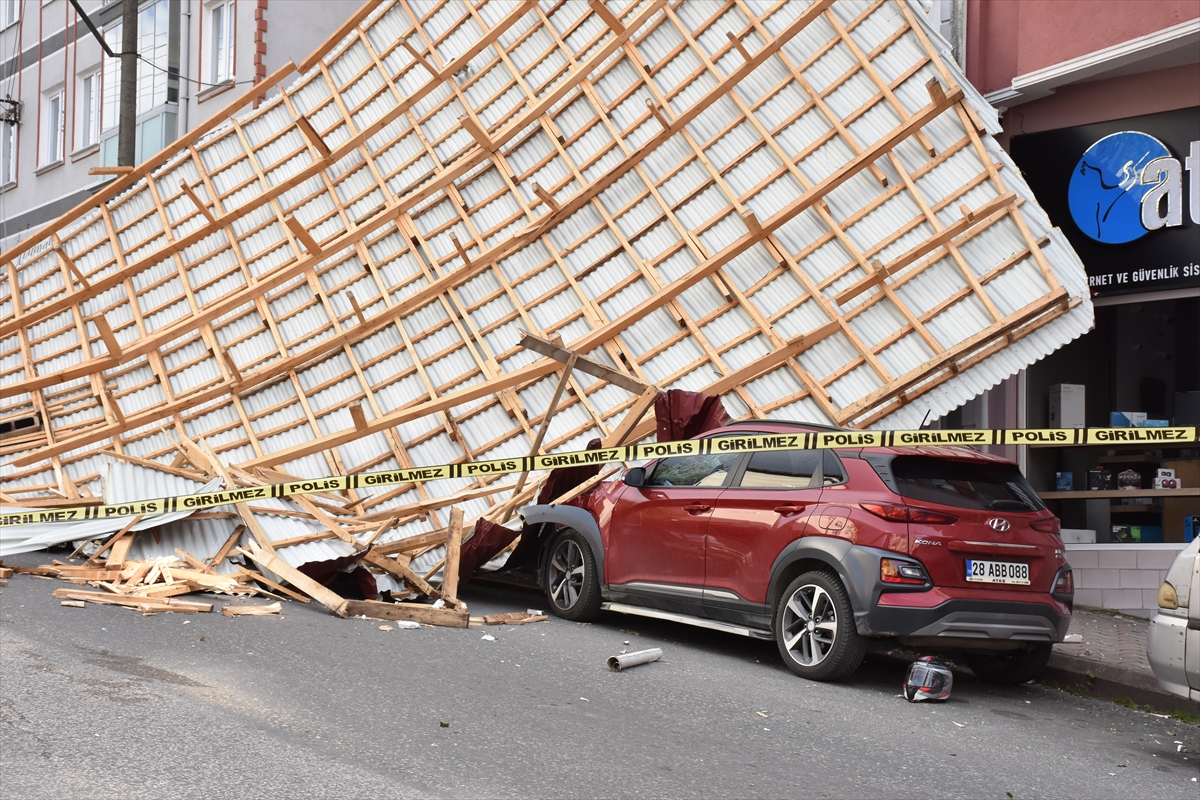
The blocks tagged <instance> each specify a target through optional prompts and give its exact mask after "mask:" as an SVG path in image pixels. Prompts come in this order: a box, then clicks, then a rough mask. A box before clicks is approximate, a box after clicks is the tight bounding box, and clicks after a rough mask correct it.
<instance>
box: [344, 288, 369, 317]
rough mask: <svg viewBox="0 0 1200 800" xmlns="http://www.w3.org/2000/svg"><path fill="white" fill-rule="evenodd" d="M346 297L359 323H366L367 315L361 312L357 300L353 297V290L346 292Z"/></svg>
mask: <svg viewBox="0 0 1200 800" xmlns="http://www.w3.org/2000/svg"><path fill="white" fill-rule="evenodd" d="M346 299H347V300H349V301H350V307H351V308H352V309H354V315H355V316H356V317H358V324H359V325H366V324H367V316H366V314H364V313H363V310H362V307H361V306H360V305H359V304H358V300H356V299H355V297H354V292H346Z"/></svg>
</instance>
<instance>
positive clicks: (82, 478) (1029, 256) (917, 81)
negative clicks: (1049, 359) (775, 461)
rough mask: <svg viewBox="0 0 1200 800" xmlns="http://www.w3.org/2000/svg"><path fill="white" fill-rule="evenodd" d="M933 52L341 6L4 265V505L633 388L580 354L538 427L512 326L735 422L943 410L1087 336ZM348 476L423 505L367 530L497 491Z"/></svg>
mask: <svg viewBox="0 0 1200 800" xmlns="http://www.w3.org/2000/svg"><path fill="white" fill-rule="evenodd" d="M945 49H946V45H945V43H944V42H943V41H942V40H941V39H939V38H938V37H937V35H936V34H934V33H933V32H932V31H931V30H930V29H928V28H927V27H926V25H925V23H924V21H923V15H922V14H921V13H920V12H919V10H917V9H915V8H914V7H912V6H910V5H909V4H908V2H905V1H904V0H785V1H784V2H759V1H758V0H734V1H733V2H728V3H723V4H713V3H667V2H665V1H664V0H638V1H631V2H627V1H626V0H608V1H607V2H603V3H602V2H600V1H599V0H591V2H587V3H585V2H571V3H546V2H542V3H535V2H532V0H528V1H527V2H521V3H518V2H514V1H513V0H490V1H488V2H465V0H394V1H392V2H380V3H367V4H366V5H364V6H363V8H362V10H361V11H360V12H358V13H356V14H355V15H354V16H353V17H352V18H351V19H350V20H349V21H348V22H347V24H346V25H345V26H343V28H342V29H340V30H339V31H337V32H335V34H334V35H333V36H332V37H331V38H330V40H329V41H328V42H327V43H326V44H325V45H323V46H322V47H321V48H319V49H318V50H317V51H316V52H315V53H314V54H313V55H312V56H310V57H309V58H308V59H307V60H306V61H305V62H304V63H302V64H301V65H299V67H293V65H288V66H287V67H285V68H284V69H282V70H281V71H280V72H279V73H277V74H275V75H273V76H271V77H269V78H268V79H267V80H266V81H265V82H264V83H261V84H259V85H258V86H256V87H254V89H253V91H252V92H251V93H248V94H247V95H246V96H245V97H243V98H241V99H239V100H237V101H235V102H234V103H233V104H232V105H231V106H230V107H229V108H228V109H226V110H225V111H224V112H222V113H219V114H217V115H215V116H214V118H213V119H212V120H211V121H209V122H206V123H204V124H203V125H202V126H201V127H200V128H198V129H196V130H195V131H193V132H191V133H189V134H188V138H187V139H185V140H182V141H179V142H176V143H175V144H173V145H171V146H170V147H168V148H167V149H166V150H164V151H162V152H161V153H159V154H158V155H156V156H154V157H153V158H151V159H150V160H149V161H147V162H146V163H145V164H143V165H141V166H139V167H138V168H137V169H135V170H134V171H133V172H132V173H131V174H129V175H127V176H123V177H121V178H118V179H116V180H115V181H113V183H112V184H111V185H109V186H108V187H106V188H105V189H104V190H102V191H100V192H99V193H97V194H96V195H95V196H94V197H93V198H92V199H91V200H90V201H89V202H88V203H86V204H85V205H82V206H80V207H78V208H76V209H74V210H73V211H70V212H68V213H67V214H65V215H64V216H63V217H62V218H61V219H59V220H58V221H57V222H55V223H52V224H51V225H49V226H48V227H47V228H45V229H44V230H42V231H40V232H39V233H38V234H36V235H34V236H33V237H32V238H30V239H29V240H27V241H25V242H23V243H21V244H20V245H18V246H17V247H16V248H14V249H12V250H10V251H8V252H6V253H3V254H0V263H2V264H3V269H4V271H5V273H6V277H7V279H6V280H5V281H3V282H2V283H0V380H3V382H4V385H5V392H4V397H3V399H2V400H0V420H4V421H9V420H28V419H34V420H36V423H37V424H36V429H33V430H30V429H29V428H24V427H21V428H19V429H18V432H14V434H12V435H8V436H6V437H5V438H3V439H0V459H2V463H0V474H2V476H3V482H4V489H3V491H4V494H5V496H6V497H7V498H8V500H6V502H8V501H12V502H14V503H25V504H29V505H34V504H35V503H36V502H37V500H38V498H46V497H51V496H58V497H67V498H70V497H75V496H78V494H77V493H78V492H79V491H81V490H82V489H83V488H84V487H87V488H89V489H90V490H91V491H92V492H94V493H97V494H98V493H100V492H102V491H103V487H102V486H101V483H102V480H101V464H102V462H103V458H102V454H103V453H105V452H106V451H116V452H119V453H122V454H125V455H126V456H130V457H134V458H139V459H143V460H145V461H149V462H164V463H167V462H170V461H171V459H172V458H173V457H174V455H175V449H174V448H175V444H176V442H177V441H178V440H179V437H180V436H187V437H191V438H192V439H193V440H195V441H197V442H203V444H204V445H205V446H206V447H208V448H211V449H212V450H213V451H214V452H215V453H217V454H218V455H219V456H220V459H221V460H222V461H223V462H224V463H225V464H228V465H234V466H238V467H240V468H242V469H244V470H254V469H255V468H262V467H266V468H270V469H273V470H278V471H279V472H280V473H286V474H288V475H293V476H300V477H317V476H322V475H327V474H333V473H347V472H356V471H367V470H382V469H390V468H399V467H408V466H420V465H429V464H442V463H451V462H459V461H464V460H468V459H492V458H501V457H510V456H522V455H526V454H528V452H529V451H530V448H531V447H532V444H533V441H534V439H535V432H536V431H537V430H538V429H539V428H540V427H541V426H542V425H543V423H546V424H547V425H548V428H547V433H546V436H545V440H544V442H543V445H542V449H544V450H549V451H553V450H565V449H581V448H582V447H584V445H585V444H586V443H587V442H588V441H589V440H591V439H593V438H604V437H605V436H608V435H610V434H612V432H613V431H614V429H615V428H616V427H617V425H618V424H619V422H620V421H621V419H622V418H623V416H624V414H625V413H626V412H627V411H628V409H629V408H630V407H631V406H633V405H634V404H635V402H636V397H635V395H633V394H631V393H630V392H629V391H627V390H626V389H623V388H621V387H619V386H617V385H615V384H613V383H611V382H608V381H604V380H598V379H595V378H591V377H588V376H584V375H581V374H579V373H578V372H576V373H575V374H574V375H573V376H572V377H571V378H570V379H569V384H568V391H566V392H565V393H564V394H563V398H562V401H561V403H560V404H559V406H558V409H557V411H556V413H555V414H553V416H552V418H551V419H549V420H546V419H544V417H546V416H548V415H547V414H546V409H547V408H548V405H549V399H550V396H551V395H552V394H553V392H554V389H555V386H556V385H557V380H558V377H557V374H556V373H557V372H558V370H559V369H560V367H561V365H560V364H558V363H557V362H555V361H552V360H550V359H547V358H541V357H539V356H537V354H535V353H531V352H530V351H527V350H524V349H522V348H521V347H519V346H518V344H517V343H518V341H519V340H520V335H521V334H520V331H522V330H524V331H529V332H532V333H534V334H536V335H538V336H540V337H543V338H545V339H551V340H553V339H556V338H559V337H561V340H562V342H563V344H564V346H565V347H568V348H570V349H572V350H574V351H577V352H579V353H581V354H586V355H587V356H588V357H589V358H591V359H593V360H595V361H599V362H602V363H604V364H607V365H609V366H611V367H612V368H613V369H615V370H618V371H620V372H622V373H624V374H626V375H628V376H631V377H632V378H634V379H636V380H637V381H639V382H641V383H644V384H651V385H654V386H656V387H658V388H659V389H662V390H667V389H681V390H687V391H693V392H706V393H709V394H714V395H719V396H721V398H722V402H723V404H724V406H725V407H726V408H727V409H728V410H729V412H730V413H731V414H732V415H734V416H735V417H746V416H758V417H780V418H790V419H798V420H807V421H812V422H819V423H827V424H829V423H832V424H837V425H843V426H852V427H853V426H857V427H866V426H874V427H915V423H917V422H919V420H920V419H921V418H922V417H924V416H925V415H926V414H927V413H928V414H930V415H931V416H932V417H938V416H940V415H941V414H944V413H945V412H948V411H950V410H952V409H953V408H955V407H957V406H959V405H960V404H961V403H962V402H964V401H965V400H967V399H969V398H970V397H973V396H975V395H977V394H978V393H980V392H981V391H983V390H985V389H987V388H989V387H990V386H993V385H995V384H996V383H998V382H999V381H1001V380H1003V379H1004V378H1006V377H1008V376H1009V375H1012V374H1013V373H1015V372H1017V371H1018V370H1019V369H1021V368H1023V367H1025V366H1027V365H1028V364H1030V363H1032V362H1034V361H1036V360H1037V359H1039V358H1041V357H1043V356H1044V355H1046V354H1047V353H1049V352H1051V351H1053V350H1054V349H1056V348H1058V347H1061V346H1062V345H1063V344H1064V343H1066V342H1068V341H1070V340H1071V339H1073V338H1075V337H1077V336H1079V335H1080V334H1082V333H1084V332H1085V331H1087V330H1088V329H1090V327H1091V325H1092V310H1091V303H1090V300H1089V296H1088V291H1087V286H1086V280H1085V276H1084V272H1083V267H1082V264H1081V263H1080V262H1079V259H1078V258H1077V256H1076V255H1075V253H1074V252H1073V251H1072V250H1071V248H1070V246H1069V245H1068V244H1067V243H1066V241H1065V239H1064V238H1063V237H1062V236H1061V235H1060V234H1059V233H1058V232H1057V231H1056V230H1053V229H1052V228H1051V226H1050V223H1049V220H1048V219H1047V217H1046V215H1045V213H1044V212H1043V211H1042V210H1041V209H1040V208H1039V207H1038V206H1037V203H1036V201H1035V199H1034V198H1033V196H1032V195H1031V193H1030V191H1029V188H1028V186H1026V184H1025V183H1024V181H1023V180H1022V179H1021V176H1020V174H1019V173H1018V171H1017V170H1016V169H1015V167H1014V166H1013V164H1012V162H1011V161H1010V160H1009V159H1008V157H1007V155H1006V154H1004V152H1003V151H1002V150H1001V149H1000V148H999V146H998V145H997V144H996V143H995V141H994V140H993V139H992V135H991V134H992V133H995V132H996V130H997V127H996V124H995V114H994V111H993V110H992V109H991V108H990V107H989V106H987V104H986V103H985V102H984V101H983V100H982V98H981V97H980V96H979V94H978V93H977V92H976V91H975V90H974V89H972V88H971V87H970V86H969V85H968V84H967V83H966V81H965V79H964V78H963V76H962V75H961V74H960V73H959V71H958V70H957V68H956V67H955V66H954V64H953V62H952V61H951V60H950V59H948V58H947V57H946V55H945V54H944V52H943V51H944V50H945ZM260 96H261V97H262V98H263V100H262V102H261V103H260V104H259V105H258V107H257V108H255V107H254V103H253V101H254V98H255V97H260ZM653 430H654V422H653V419H648V420H645V421H643V423H642V424H641V425H640V426H639V427H637V428H636V429H634V430H632V431H631V432H630V433H631V435H634V436H640V437H645V436H648V435H650V434H651V433H652V432H653ZM19 431H24V432H19ZM342 499H343V501H344V502H345V503H346V504H348V505H349V506H352V507H353V508H354V509H355V513H356V514H362V515H368V516H369V515H377V514H383V515H386V514H389V513H395V514H400V511H398V509H405V508H412V507H413V506H414V504H417V505H421V504H423V505H422V507H423V508H425V509H427V511H426V513H423V514H417V515H410V516H407V517H403V521H401V522H398V523H397V524H396V525H395V526H394V527H393V528H392V529H390V530H389V531H388V533H387V534H386V537H387V539H385V540H387V541H390V540H395V539H400V538H404V537H408V536H413V535H417V534H420V533H422V532H424V531H429V530H433V529H437V528H443V527H445V525H446V517H447V512H448V508H449V506H450V505H451V503H456V504H457V505H459V506H460V507H462V508H463V509H464V511H465V512H466V514H467V516H468V519H471V518H477V517H479V516H480V515H482V514H484V513H485V512H487V511H488V509H489V508H494V507H495V506H496V504H499V503H503V502H504V500H505V499H506V496H505V495H504V494H503V493H501V492H499V490H498V488H497V484H496V481H495V479H488V478H481V479H478V480H475V481H471V480H467V479H461V480H453V481H442V482H436V483H430V484H427V485H422V486H401V487H390V488H386V489H361V490H356V491H354V492H350V493H348V496H346V497H344V498H342ZM459 501H461V502H459ZM287 510H288V509H275V511H276V512H281V511H287ZM501 516H504V515H501ZM275 517H276V518H277V521H278V520H290V521H292V522H294V523H295V524H296V525H298V526H300V527H306V526H309V527H311V525H310V522H305V521H302V520H301V519H300V518H298V517H293V516H290V515H289V514H276V515H275ZM501 521H503V520H501ZM289 524H290V523H289ZM318 527H319V526H318ZM280 535H281V536H282V535H283V534H280ZM298 535H301V534H299V533H296V532H292V533H290V534H288V536H287V537H284V538H288V537H291V538H295V537H296V536H298ZM214 536H215V534H214ZM335 541H336V540H335ZM338 544H340V541H339V542H338ZM285 552H286V551H285ZM439 553H440V551H439V550H434V551H432V552H428V553H425V554H423V555H421V556H419V557H418V558H416V559H414V561H413V566H414V568H419V569H436V568H437V565H438V563H439V561H438V559H439V558H441V555H440V554H439ZM345 554H346V553H345V551H343V552H333V551H332V550H331V551H330V552H328V553H323V554H322V555H325V556H327V557H328V558H334V557H339V556H342V555H345Z"/></svg>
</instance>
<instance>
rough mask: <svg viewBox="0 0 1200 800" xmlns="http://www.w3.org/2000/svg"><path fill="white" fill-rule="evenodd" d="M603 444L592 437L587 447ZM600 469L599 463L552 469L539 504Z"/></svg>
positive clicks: (577, 483) (538, 500)
mask: <svg viewBox="0 0 1200 800" xmlns="http://www.w3.org/2000/svg"><path fill="white" fill-rule="evenodd" d="M601 444H603V443H602V442H601V441H600V440H599V439H592V440H591V441H590V442H588V443H587V449H588V450H599V449H600V445H601ZM599 471H600V465H599V464H585V465H583V466H581V467H559V468H558V469H552V470H550V474H549V475H547V476H546V482H545V483H543V484H542V490H541V491H540V492H538V496H537V504H538V505H545V504H546V503H549V502H550V501H551V500H553V499H554V498H556V497H558V496H560V495H564V494H566V493H567V492H569V491H571V490H572V489H574V488H575V487H576V486H578V485H579V484H581V483H583V482H584V481H586V480H587V479H588V478H591V477H594V476H595V475H596V473H598V472H599Z"/></svg>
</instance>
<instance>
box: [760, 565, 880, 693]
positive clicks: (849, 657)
mask: <svg viewBox="0 0 1200 800" xmlns="http://www.w3.org/2000/svg"><path fill="white" fill-rule="evenodd" d="M775 642H776V644H777V645H778V646H779V655H781V656H782V657H783V663H785V664H787V667H788V669H790V670H791V671H792V672H794V673H796V674H797V675H799V676H800V677H801V678H808V679H809V680H813V681H833V680H837V679H838V678H844V677H846V676H847V675H849V674H850V673H852V672H854V670H856V669H858V665H859V664H861V663H862V660H863V655H864V654H865V653H866V650H867V643H866V640H865V639H864V638H863V637H862V636H860V635H859V633H858V629H857V628H856V627H855V625H854V608H853V607H852V606H851V605H850V597H849V595H848V594H847V593H846V587H844V586H843V585H842V582H841V580H840V579H839V578H838V577H837V576H836V575H833V574H831V573H828V572H806V573H804V574H803V575H801V576H800V577H798V578H796V579H795V580H794V581H792V582H791V583H790V584H788V587H787V589H785V590H784V592H783V594H782V595H780V598H779V605H778V607H777V608H776V609H775Z"/></svg>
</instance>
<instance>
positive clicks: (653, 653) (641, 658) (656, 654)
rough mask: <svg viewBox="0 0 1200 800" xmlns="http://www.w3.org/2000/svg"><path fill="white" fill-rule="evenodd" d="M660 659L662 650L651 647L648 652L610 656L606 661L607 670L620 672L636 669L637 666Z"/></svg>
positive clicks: (639, 651)
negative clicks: (630, 668)
mask: <svg viewBox="0 0 1200 800" xmlns="http://www.w3.org/2000/svg"><path fill="white" fill-rule="evenodd" d="M660 658H662V650H660V649H658V648H657V647H651V648H650V649H649V650H638V651H637V652H636V653H626V654H624V655H619V656H612V657H611V658H609V659H608V668H609V669H611V670H612V671H613V672H620V671H621V670H623V669H628V668H629V667H636V666H638V665H639V664H649V663H650V662H651V661H658V660H659V659H660Z"/></svg>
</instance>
